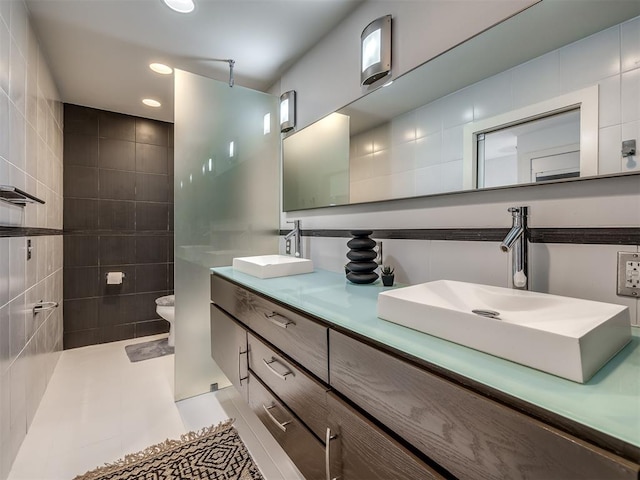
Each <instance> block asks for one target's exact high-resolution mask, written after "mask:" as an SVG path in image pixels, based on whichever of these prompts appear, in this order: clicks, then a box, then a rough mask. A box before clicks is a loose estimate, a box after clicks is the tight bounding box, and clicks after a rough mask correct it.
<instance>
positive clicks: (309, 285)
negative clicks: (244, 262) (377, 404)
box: [211, 267, 640, 447]
mask: <svg viewBox="0 0 640 480" xmlns="http://www.w3.org/2000/svg"><path fill="white" fill-rule="evenodd" d="M211 270H212V271H213V272H215V273H216V274H218V275H220V276H222V277H226V278H229V279H230V280H233V281H234V282H236V283H239V284H241V285H244V286H246V287H248V288H250V289H252V290H255V291H257V292H260V293H263V294H265V295H267V296H269V297H271V298H274V299H276V300H279V301H280V302H283V303H285V304H288V305H291V306H292V307H295V308H297V309H299V310H302V311H304V312H307V313H309V314H311V315H314V316H316V317H319V318H322V319H324V320H326V321H327V322H328V323H330V324H331V323H332V324H335V325H339V326H340V327H343V328H346V329H349V330H351V331H353V332H355V333H358V334H360V335H363V336H365V337H368V338H370V339H372V340H375V341H377V342H380V343H383V344H385V345H388V346H390V347H393V348H395V349H398V350H400V351H403V352H405V353H407V354H409V355H413V356H414V357H417V358H420V359H423V360H425V361H427V362H430V363H432V364H435V365H438V366H440V367H442V368H444V369H446V370H449V371H451V372H455V373H457V374H460V375H462V376H464V377H467V378H469V379H472V380H475V381H477V382H480V383H482V384H484V385H487V386H489V387H492V388H494V389H496V390H499V391H502V392H504V393H506V394H508V395H511V396H513V397H516V398H519V399H522V400H524V401H526V402H529V403H530V404H533V405H537V406H539V407H541V408H543V409H545V410H548V411H551V412H554V413H556V414H558V415H561V416H563V417H566V418H568V419H571V420H573V421H575V422H578V423H580V424H582V425H585V426H588V427H591V428H593V429H595V430H597V431H600V432H603V433H605V434H607V435H610V436H612V437H614V438H618V439H620V440H623V441H625V442H627V443H629V444H632V445H635V446H636V447H640V328H632V331H633V337H632V340H631V342H630V343H629V344H628V345H627V346H626V347H625V348H624V349H623V350H621V351H620V353H618V354H617V355H616V356H615V357H614V358H613V359H612V360H610V361H609V362H608V363H607V364H606V365H605V366H604V367H603V368H602V369H601V370H600V371H599V372H598V373H596V375H594V376H593V377H592V378H591V380H589V382H588V383H585V384H579V383H574V382H572V381H570V380H565V379H563V378H560V377H556V376H554V375H550V374H547V373H544V372H541V371H538V370H535V369H532V368H529V367H525V366H523V365H519V364H517V363H514V362H510V361H508V360H503V359H501V358H498V357H494V356H492V355H488V354H485V353H482V352H479V351H477V350H473V349H470V348H467V347H463V346H462V345H458V344H455V343H452V342H449V341H446V340H442V339H440V338H437V337H433V336H431V335H427V334H425V333H421V332H418V331H416V330H412V329H410V328H406V327H403V326H401V325H396V324H394V323H391V322H387V321H386V320H382V319H380V318H378V317H377V316H376V307H377V299H378V293H380V292H383V291H385V290H389V289H390V288H394V287H383V286H382V284H381V283H380V281H379V280H378V281H377V282H376V283H373V284H370V285H354V284H351V283H349V282H348V281H347V280H346V279H345V277H344V275H342V274H338V273H333V272H328V271H324V270H318V269H316V270H315V271H314V272H313V273H307V274H304V275H294V276H289V277H280V278H270V279H264V280H262V279H259V278H255V277H252V276H250V275H246V274H244V273H241V272H237V271H235V270H233V268H232V267H217V268H212V269H211Z"/></svg>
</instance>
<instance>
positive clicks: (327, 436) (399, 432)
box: [211, 274, 640, 480]
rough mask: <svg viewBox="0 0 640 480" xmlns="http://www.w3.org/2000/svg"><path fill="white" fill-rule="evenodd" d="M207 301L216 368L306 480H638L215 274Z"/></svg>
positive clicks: (615, 463) (627, 465)
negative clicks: (452, 478)
mask: <svg viewBox="0 0 640 480" xmlns="http://www.w3.org/2000/svg"><path fill="white" fill-rule="evenodd" d="M211 298H212V301H213V302H214V303H215V304H216V305H217V306H216V305H212V307H211V328H212V341H211V346H212V356H213V358H214V360H215V361H216V362H217V363H218V365H219V366H220V368H221V369H222V371H223V372H224V373H225V374H226V375H227V376H228V377H229V379H230V380H231V382H232V383H233V385H234V386H235V387H236V388H238V390H240V392H241V393H242V395H243V396H244V398H245V399H246V400H247V401H248V403H249V405H250V406H251V408H252V409H253V411H254V412H255V413H256V414H257V415H258V417H259V418H260V419H261V420H262V422H263V423H264V424H265V425H266V426H267V428H268V429H269V431H270V432H271V433H272V434H273V436H274V437H275V438H276V440H277V441H278V442H279V443H280V445H282V446H283V448H284V449H285V451H286V452H287V453H288V454H289V456H290V457H291V459H292V460H293V461H294V463H296V465H297V466H298V468H299V469H300V471H301V472H302V473H303V475H304V476H305V477H306V478H307V479H308V480H313V479H322V480H325V479H327V478H331V479H339V480H376V479H379V480H403V479H406V480H418V479H434V478H443V477H441V476H440V475H441V474H443V475H445V476H450V475H451V476H455V477H458V478H461V479H467V478H468V479H494V478H527V479H544V480H553V479H562V480H565V479H597V480H600V479H602V480H615V479H628V480H631V479H634V480H638V479H639V478H640V476H639V470H640V465H638V464H637V463H634V462H630V461H628V460H625V459H623V458H621V457H619V456H617V455H614V454H612V453H611V452H609V451H606V450H603V449H601V448H599V447H596V446H594V445H592V444H590V443H588V442H585V441H583V440H581V439H578V438H575V437H573V436H571V435H568V434H567V433H565V432H562V431H560V430H557V429H555V428H553V427H552V426H550V425H547V424H546V423H543V422H541V421H539V420H536V419H534V418H533V417H531V416H529V415H526V414H524V413H521V412H520V411H518V410H516V409H515V408H511V407H509V406H505V405H503V404H502V403H498V402H497V401H495V400H492V399H491V398H489V397H488V396H485V395H482V394H480V393H476V392H475V391H472V390H470V389H469V388H466V387H465V386H461V385H459V384H458V383H455V382H453V381H451V380H449V379H448V378H444V377H443V376H441V375H437V374H435V373H431V371H430V370H429V369H427V368H425V367H424V366H423V365H421V364H417V363H415V362H413V361H411V360H410V359H407V358H405V357H400V356H398V355H397V354H395V353H391V351H389V350H386V349H385V348H384V347H379V346H374V344H370V343H369V342H367V341H362V340H360V339H358V338H355V337H354V336H352V335H350V334H345V333H341V332H338V331H337V330H335V329H334V328H332V327H331V326H330V325H329V324H324V323H323V322H320V321H318V320H316V319H312V318H309V317H306V316H304V315H302V314H301V313H299V312H297V311H294V310H291V309H288V308H286V307H284V306H283V305H281V304H279V303H276V302H274V301H271V300H269V299H267V298H264V297H263V296H262V295H259V294H257V293H255V292H253V291H250V290H248V289H246V288H244V287H242V286H240V285H237V284H235V283H233V282H231V281H228V280H226V279H224V278H222V277H219V276H217V275H215V274H214V275H213V276H212V297H211ZM243 352H246V353H243ZM245 377H249V378H248V379H246V378H245ZM431 465H434V466H435V467H434V468H431Z"/></svg>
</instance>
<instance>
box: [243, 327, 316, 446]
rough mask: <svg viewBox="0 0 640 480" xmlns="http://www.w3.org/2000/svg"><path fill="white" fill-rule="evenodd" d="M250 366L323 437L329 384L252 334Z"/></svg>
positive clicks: (250, 339)
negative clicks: (319, 380) (324, 383)
mask: <svg viewBox="0 0 640 480" xmlns="http://www.w3.org/2000/svg"><path fill="white" fill-rule="evenodd" d="M248 338H249V367H250V368H251V370H253V372H255V373H256V374H257V375H258V376H259V377H260V379H261V380H262V381H263V382H264V383H265V384H266V385H267V386H268V387H269V388H270V389H271V390H272V391H273V392H274V393H275V394H276V395H277V396H278V397H279V398H280V399H281V400H282V401H283V402H284V403H286V405H287V407H289V408H290V409H291V410H293V412H294V413H295V414H296V415H298V417H300V418H301V419H302V421H303V422H305V423H306V425H307V426H308V427H309V428H310V429H311V431H313V433H315V434H316V435H317V436H318V437H319V438H324V435H325V432H326V428H327V393H326V392H327V388H326V387H325V386H323V385H322V384H321V383H320V382H318V381H317V380H314V379H313V378H312V377H311V376H310V375H309V374H307V373H305V372H303V371H301V370H300V369H299V368H298V367H297V366H296V365H295V364H294V363H293V362H291V361H290V360H287V359H286V358H284V357H283V356H282V354H280V353H278V352H276V351H275V350H273V349H271V348H270V347H269V346H268V345H266V344H265V343H264V342H262V341H260V340H259V339H258V338H256V337H255V336H253V335H252V334H249V337H248Z"/></svg>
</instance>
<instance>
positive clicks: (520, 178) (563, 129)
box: [476, 110, 580, 187]
mask: <svg viewBox="0 0 640 480" xmlns="http://www.w3.org/2000/svg"><path fill="white" fill-rule="evenodd" d="M476 139H477V162H478V187H500V186H503V185H515V184H519V183H535V182H542V181H549V180H559V179H563V178H572V177H579V176H580V110H573V111H570V112H564V113H559V114H555V115H550V116H548V117H545V118H542V119H539V120H533V121H530V122H526V123H521V124H518V125H514V126H512V127H507V128H503V129H500V130H495V131H492V132H488V133H481V134H478V135H477V136H476Z"/></svg>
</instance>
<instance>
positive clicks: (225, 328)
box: [211, 305, 248, 402]
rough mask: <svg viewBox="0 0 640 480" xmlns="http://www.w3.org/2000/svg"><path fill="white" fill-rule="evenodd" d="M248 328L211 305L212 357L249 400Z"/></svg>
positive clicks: (241, 393)
mask: <svg viewBox="0 0 640 480" xmlns="http://www.w3.org/2000/svg"><path fill="white" fill-rule="evenodd" d="M247 355H248V354H247V330H246V329H245V328H244V327H243V326H242V324H240V323H238V322H237V321H236V320H234V319H233V318H231V317H230V316H229V315H227V314H226V313H225V312H224V311H222V310H220V309H219V308H218V307H216V306H215V305H211V357H212V358H213V360H214V361H215V362H216V363H217V364H218V366H219V367H220V370H222V373H224V374H225V375H226V377H227V378H228V379H229V381H230V382H231V383H232V384H233V386H234V387H236V389H237V390H238V391H239V392H240V395H241V396H242V398H243V399H244V401H245V402H246V401H247V372H248V361H247Z"/></svg>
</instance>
